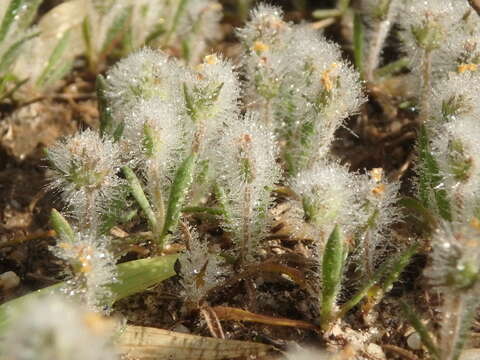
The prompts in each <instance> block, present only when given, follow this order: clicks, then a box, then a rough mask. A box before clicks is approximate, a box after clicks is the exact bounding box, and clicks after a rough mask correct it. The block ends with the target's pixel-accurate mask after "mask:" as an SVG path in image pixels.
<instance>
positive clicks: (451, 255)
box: [425, 218, 480, 359]
mask: <svg viewBox="0 0 480 360" xmlns="http://www.w3.org/2000/svg"><path fill="white" fill-rule="evenodd" d="M479 239H480V223H479V221H478V219H476V218H475V219H473V220H472V221H471V222H470V224H466V223H463V224H462V223H444V224H442V226H441V227H440V228H439V229H438V230H437V232H436V233H435V234H434V238H433V239H432V244H433V255H432V257H433V261H432V263H431V265H430V266H429V267H428V268H427V269H426V270H425V276H426V277H427V278H428V279H430V282H431V283H432V285H434V286H437V287H438V288H439V289H440V291H441V292H442V293H443V319H442V322H441V324H442V329H441V336H440V345H439V348H440V349H441V350H442V356H441V358H442V359H457V358H458V357H459V353H460V352H461V350H462V347H463V345H464V344H465V341H466V338H467V337H468V329H470V327H471V326H472V320H473V319H474V318H475V313H476V310H477V309H478V305H479V299H480V281H479V279H480V268H479V264H480V240H479Z"/></svg>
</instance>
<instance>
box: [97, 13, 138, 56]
mask: <svg viewBox="0 0 480 360" xmlns="http://www.w3.org/2000/svg"><path fill="white" fill-rule="evenodd" d="M132 10H133V7H132V6H128V7H125V8H123V9H122V10H120V12H119V13H118V14H117V16H116V17H115V18H114V19H113V21H112V24H111V25H110V28H109V29H108V30H107V36H106V37H105V42H104V43H103V46H102V50H101V51H100V55H101V56H107V55H108V54H110V52H111V51H112V50H113V48H114V46H115V43H116V42H117V41H119V40H121V38H122V37H123V35H124V33H125V31H126V30H127V29H128V21H129V19H130V17H131V14H132Z"/></svg>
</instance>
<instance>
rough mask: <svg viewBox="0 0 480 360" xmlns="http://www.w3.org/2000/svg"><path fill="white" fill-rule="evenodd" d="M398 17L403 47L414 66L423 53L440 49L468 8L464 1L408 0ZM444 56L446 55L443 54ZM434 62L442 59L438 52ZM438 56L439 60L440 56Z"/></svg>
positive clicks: (456, 28)
mask: <svg viewBox="0 0 480 360" xmlns="http://www.w3.org/2000/svg"><path fill="white" fill-rule="evenodd" d="M403 10H404V13H403V14H402V16H401V17H400V18H399V23H400V25H401V27H402V29H403V31H402V38H403V41H404V44H405V50H406V51H407V53H408V54H409V55H410V58H411V59H412V61H413V64H414V68H416V67H418V64H419V62H420V57H421V56H422V53H423V52H427V53H430V52H432V51H442V50H445V48H446V47H447V46H448V44H450V43H451V41H452V40H451V34H454V33H455V32H456V31H457V30H460V28H459V26H460V24H462V22H463V17H464V16H465V14H466V13H467V12H468V11H470V8H469V5H468V3H467V1H454V0H422V1H417V0H408V1H406V3H405V5H404V9H403ZM446 55H447V57H450V55H448V54H446ZM436 56H438V57H437V59H435V57H433V60H434V62H437V61H439V62H440V63H441V62H442V61H443V60H445V59H444V57H443V56H441V52H439V53H437V55H436ZM439 57H440V58H442V59H443V60H442V59H440V58H439Z"/></svg>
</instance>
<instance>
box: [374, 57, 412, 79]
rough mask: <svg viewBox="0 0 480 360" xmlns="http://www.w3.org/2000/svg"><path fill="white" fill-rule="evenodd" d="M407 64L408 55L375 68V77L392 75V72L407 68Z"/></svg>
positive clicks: (408, 61)
mask: <svg viewBox="0 0 480 360" xmlns="http://www.w3.org/2000/svg"><path fill="white" fill-rule="evenodd" d="M409 64H410V59H409V58H408V57H403V58H400V59H398V60H395V61H393V62H391V63H389V64H387V65H385V66H383V67H381V68H379V69H377V70H375V77H378V78H382V77H388V76H392V75H393V74H395V73H397V72H400V71H402V70H403V69H406V68H408V65H409Z"/></svg>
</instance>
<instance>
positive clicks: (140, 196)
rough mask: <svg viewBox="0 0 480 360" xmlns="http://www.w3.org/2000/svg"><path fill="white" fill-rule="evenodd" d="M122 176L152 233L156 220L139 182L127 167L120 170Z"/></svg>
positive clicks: (155, 227) (155, 226)
mask: <svg viewBox="0 0 480 360" xmlns="http://www.w3.org/2000/svg"><path fill="white" fill-rule="evenodd" d="M122 171H123V174H124V175H125V178H126V179H127V182H128V185H129V186H130V191H131V192H132V195H133V197H134V198H135V200H136V201H137V203H138V205H140V208H141V209H142V211H143V213H144V214H145V216H146V217H147V220H148V223H149V224H150V227H151V228H152V230H153V231H155V230H156V229H157V218H156V217H155V213H154V211H153V210H152V207H151V206H150V202H149V201H148V199H147V197H146V196H145V193H144V192H143V189H142V185H141V184H140V180H138V178H137V175H135V173H134V172H133V170H132V169H130V168H129V167H128V166H124V167H123V168H122Z"/></svg>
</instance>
